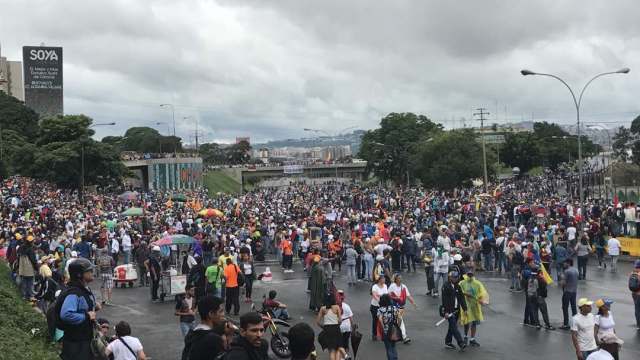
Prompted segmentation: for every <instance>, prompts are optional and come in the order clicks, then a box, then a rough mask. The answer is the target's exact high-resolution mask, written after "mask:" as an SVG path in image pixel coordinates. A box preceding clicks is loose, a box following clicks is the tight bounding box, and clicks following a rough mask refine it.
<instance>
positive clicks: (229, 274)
mask: <svg viewBox="0 0 640 360" xmlns="http://www.w3.org/2000/svg"><path fill="white" fill-rule="evenodd" d="M239 274H240V268H238V265H236V264H234V263H233V261H232V260H231V259H227V264H226V266H225V267H224V278H225V306H224V309H225V312H226V313H229V312H230V311H231V306H233V316H238V312H240V287H239V284H238V276H239Z"/></svg>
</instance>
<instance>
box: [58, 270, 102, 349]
mask: <svg viewBox="0 0 640 360" xmlns="http://www.w3.org/2000/svg"><path fill="white" fill-rule="evenodd" d="M93 270H94V266H93V264H91V262H90V261H89V260H87V259H85V258H78V259H77V260H76V261H74V262H73V263H71V264H70V265H69V284H68V286H69V287H68V288H67V290H65V291H64V292H63V293H62V294H60V296H59V297H58V299H57V300H56V305H55V307H54V309H55V310H54V311H55V318H56V319H55V324H56V327H57V328H58V329H60V330H62V331H64V337H63V338H62V354H61V355H60V357H61V358H62V359H64V360H84V359H86V360H89V359H93V358H94V356H93V354H92V351H91V339H92V335H93V322H94V321H95V320H96V311H99V310H100V305H99V304H96V299H95V296H94V295H93V293H92V292H91V289H89V288H88V285H89V283H91V282H92V281H93Z"/></svg>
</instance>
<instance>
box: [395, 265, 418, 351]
mask: <svg viewBox="0 0 640 360" xmlns="http://www.w3.org/2000/svg"><path fill="white" fill-rule="evenodd" d="M388 290H389V292H388V294H389V296H390V297H391V301H392V303H393V305H394V306H395V307H397V308H398V309H399V315H398V325H399V326H400V330H401V332H402V342H403V343H405V344H408V343H410V342H411V338H409V337H408V336H407V330H406V327H405V323H404V321H403V319H404V315H405V305H406V303H407V300H408V301H409V302H410V303H411V305H413V307H414V308H415V309H418V306H417V305H416V302H415V301H414V300H413V296H411V293H410V292H409V288H408V287H407V285H405V284H403V283H402V276H400V274H396V275H395V276H394V277H393V283H392V284H391V285H389V289H388Z"/></svg>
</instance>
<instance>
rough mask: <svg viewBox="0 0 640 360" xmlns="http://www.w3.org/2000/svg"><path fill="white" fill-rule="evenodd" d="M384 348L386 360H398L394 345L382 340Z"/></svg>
mask: <svg viewBox="0 0 640 360" xmlns="http://www.w3.org/2000/svg"><path fill="white" fill-rule="evenodd" d="M383 341H384V348H385V350H387V360H398V352H397V351H396V343H395V342H393V341H389V340H387V339H384V340H383Z"/></svg>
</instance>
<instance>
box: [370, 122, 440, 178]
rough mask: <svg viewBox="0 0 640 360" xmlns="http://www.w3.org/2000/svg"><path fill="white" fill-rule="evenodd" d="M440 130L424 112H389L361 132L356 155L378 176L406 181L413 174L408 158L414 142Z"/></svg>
mask: <svg viewBox="0 0 640 360" xmlns="http://www.w3.org/2000/svg"><path fill="white" fill-rule="evenodd" d="M441 131H442V125H440V124H436V123H434V122H432V121H431V120H429V118H427V117H426V116H424V115H416V114H413V113H390V114H389V115H387V116H385V117H384V118H382V120H380V128H378V129H375V130H369V131H367V132H366V133H365V134H364V135H363V137H362V142H361V145H360V152H359V157H360V158H362V159H364V160H367V163H368V164H367V166H368V167H369V170H373V171H374V173H375V174H376V176H378V177H380V178H381V179H383V180H394V181H395V182H397V183H405V182H406V181H407V176H408V177H409V178H411V177H413V175H414V174H412V172H413V164H412V163H411V160H410V159H411V158H412V156H413V155H414V153H415V151H416V150H415V146H416V144H417V143H419V142H420V141H424V140H426V139H428V138H430V137H431V136H433V135H435V134H437V133H439V132H441Z"/></svg>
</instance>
